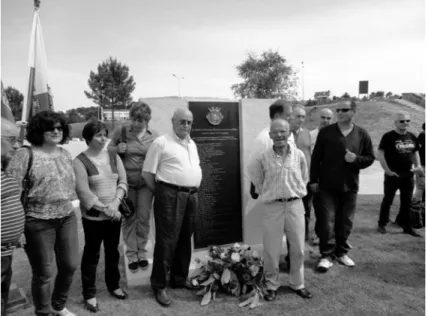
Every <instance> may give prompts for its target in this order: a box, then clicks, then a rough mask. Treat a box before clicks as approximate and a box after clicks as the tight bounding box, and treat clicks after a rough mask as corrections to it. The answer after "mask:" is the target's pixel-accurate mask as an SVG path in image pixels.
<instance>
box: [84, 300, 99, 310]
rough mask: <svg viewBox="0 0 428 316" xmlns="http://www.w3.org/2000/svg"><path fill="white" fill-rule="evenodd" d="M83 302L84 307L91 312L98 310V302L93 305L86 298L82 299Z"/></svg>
mask: <svg viewBox="0 0 428 316" xmlns="http://www.w3.org/2000/svg"><path fill="white" fill-rule="evenodd" d="M83 304H84V305H85V308H86V309H87V310H88V311H90V312H92V313H96V312H98V311H99V310H100V309H99V307H98V303H96V304H95V305H93V304H91V303H89V302H88V301H87V300H84V301H83Z"/></svg>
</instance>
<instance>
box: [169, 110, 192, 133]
mask: <svg viewBox="0 0 428 316" xmlns="http://www.w3.org/2000/svg"><path fill="white" fill-rule="evenodd" d="M192 124H193V114H192V112H190V111H186V112H180V113H177V114H176V115H175V116H174V118H173V119H172V129H173V130H174V133H175V134H177V136H178V137H179V138H181V139H184V138H186V137H187V136H188V135H189V134H190V131H191V129H192Z"/></svg>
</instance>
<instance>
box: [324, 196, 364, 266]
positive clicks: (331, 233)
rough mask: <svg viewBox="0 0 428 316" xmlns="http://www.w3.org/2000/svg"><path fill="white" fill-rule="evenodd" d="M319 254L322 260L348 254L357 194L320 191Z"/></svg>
mask: <svg viewBox="0 0 428 316" xmlns="http://www.w3.org/2000/svg"><path fill="white" fill-rule="evenodd" d="M319 197H320V205H321V208H320V214H319V215H320V216H319V218H318V221H319V229H320V231H319V233H320V245H319V249H320V253H321V256H322V257H323V258H325V257H332V256H334V255H335V256H337V257H341V256H343V255H345V254H347V253H348V251H349V249H350V246H349V244H348V238H349V235H350V234H351V230H352V226H353V221H354V214H355V208H356V205H357V192H352V191H347V192H333V191H327V190H322V189H321V190H320V192H319Z"/></svg>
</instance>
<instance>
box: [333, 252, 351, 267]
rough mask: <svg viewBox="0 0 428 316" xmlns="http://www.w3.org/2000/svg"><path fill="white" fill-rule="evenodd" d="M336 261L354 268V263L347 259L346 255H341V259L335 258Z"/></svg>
mask: <svg viewBox="0 0 428 316" xmlns="http://www.w3.org/2000/svg"><path fill="white" fill-rule="evenodd" d="M337 261H339V262H340V263H341V264H344V265H345V266H347V267H353V266H355V262H354V261H353V260H352V259H351V258H349V257H348V256H347V255H343V256H342V257H339V258H337Z"/></svg>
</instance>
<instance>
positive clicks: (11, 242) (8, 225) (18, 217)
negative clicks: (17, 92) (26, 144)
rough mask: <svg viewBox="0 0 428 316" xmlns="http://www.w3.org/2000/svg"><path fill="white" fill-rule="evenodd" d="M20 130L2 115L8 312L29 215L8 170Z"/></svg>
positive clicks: (4, 291)
mask: <svg viewBox="0 0 428 316" xmlns="http://www.w3.org/2000/svg"><path fill="white" fill-rule="evenodd" d="M18 135H19V130H18V128H17V127H16V126H15V124H14V123H12V122H11V121H8V120H6V119H4V118H2V119H1V315H6V306H7V301H8V298H9V287H10V282H11V279H12V255H13V249H14V248H15V247H16V246H18V244H19V240H20V238H21V235H22V233H23V232H24V224H25V215H24V210H23V208H22V204H21V201H20V196H21V190H20V188H19V186H18V183H17V182H16V180H15V179H14V178H12V177H10V176H8V175H7V174H6V173H5V171H4V170H5V169H6V167H7V164H8V163H9V161H10V158H11V157H12V155H13V153H14V151H15V150H16V149H17V148H18V147H19V144H18Z"/></svg>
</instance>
